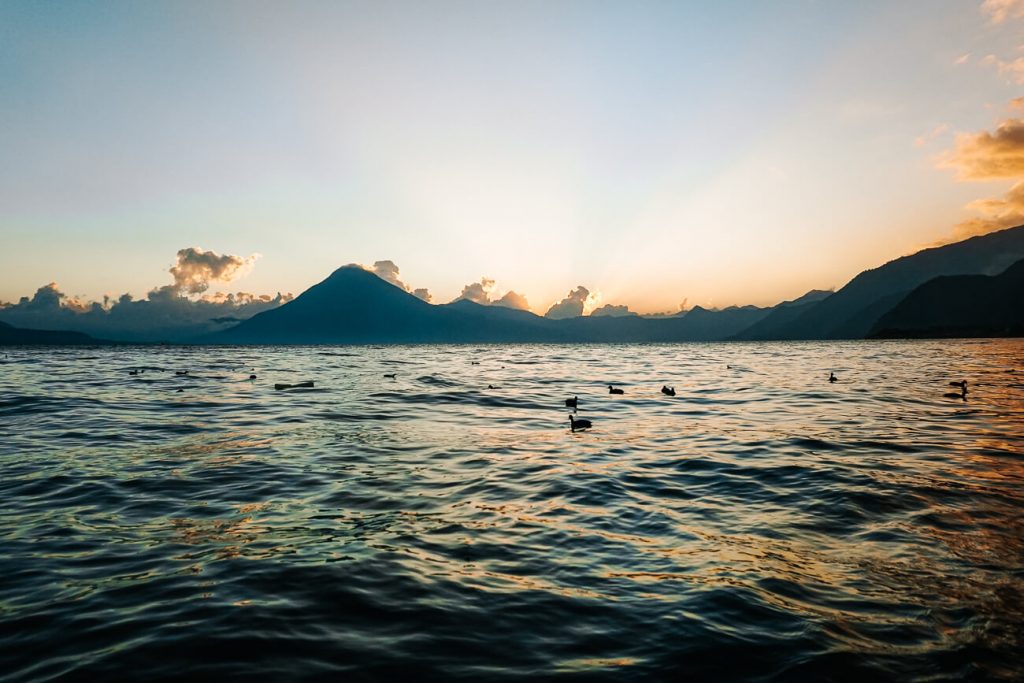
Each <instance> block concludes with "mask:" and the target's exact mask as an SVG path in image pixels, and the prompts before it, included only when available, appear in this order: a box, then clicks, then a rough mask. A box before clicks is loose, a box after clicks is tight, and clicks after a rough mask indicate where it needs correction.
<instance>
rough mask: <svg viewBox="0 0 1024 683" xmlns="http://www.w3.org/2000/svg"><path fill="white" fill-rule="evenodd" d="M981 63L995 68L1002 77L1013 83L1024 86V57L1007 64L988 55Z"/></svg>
mask: <svg viewBox="0 0 1024 683" xmlns="http://www.w3.org/2000/svg"><path fill="white" fill-rule="evenodd" d="M981 63H982V64H984V65H985V66H994V67H995V68H996V70H997V71H998V72H999V75H1000V76H1006V77H1007V78H1009V79H1010V80H1011V81H1012V82H1014V83H1017V84H1018V85H1024V57H1017V59H1014V60H1011V61H1009V62H1007V61H1005V60H1003V59H1000V58H999V57H996V56H995V55H987V56H986V57H985V58H984V59H982V60H981Z"/></svg>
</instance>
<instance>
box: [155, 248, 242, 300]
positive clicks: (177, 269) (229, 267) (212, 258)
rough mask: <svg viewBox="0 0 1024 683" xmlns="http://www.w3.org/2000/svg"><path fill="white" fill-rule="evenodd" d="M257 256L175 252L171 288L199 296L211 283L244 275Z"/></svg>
mask: <svg viewBox="0 0 1024 683" xmlns="http://www.w3.org/2000/svg"><path fill="white" fill-rule="evenodd" d="M259 256H260V255H259V254H253V255H252V256H248V257H243V256H235V255H233V254H218V253H217V252H215V251H205V250H203V249H202V248H200V247H187V248H185V249H179V250H178V260H177V262H176V263H175V264H174V265H173V266H171V269H170V271H168V272H170V274H171V275H172V276H174V285H173V287H174V288H176V289H177V290H178V291H181V292H186V293H188V294H201V293H203V292H205V291H206V290H207V289H209V287H210V283H211V282H231V281H232V280H234V279H236V278H238V277H239V276H241V275H244V274H245V273H246V272H248V270H249V269H250V268H251V267H252V265H253V264H254V263H255V262H256V259H258V258H259Z"/></svg>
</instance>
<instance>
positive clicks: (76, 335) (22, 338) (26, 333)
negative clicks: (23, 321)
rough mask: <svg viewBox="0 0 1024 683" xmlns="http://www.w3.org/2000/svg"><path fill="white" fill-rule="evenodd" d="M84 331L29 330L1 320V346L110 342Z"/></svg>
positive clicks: (70, 344)
mask: <svg viewBox="0 0 1024 683" xmlns="http://www.w3.org/2000/svg"><path fill="white" fill-rule="evenodd" d="M109 343H110V342H108V341H104V340H102V339H96V338H95V337H90V336H89V335H87V334H84V333H82V332H67V331H64V330H28V329H25V328H21V327H14V326H12V325H8V324H7V323H3V322H0V346H34V345H42V344H46V345H50V346H73V345H82V344H109Z"/></svg>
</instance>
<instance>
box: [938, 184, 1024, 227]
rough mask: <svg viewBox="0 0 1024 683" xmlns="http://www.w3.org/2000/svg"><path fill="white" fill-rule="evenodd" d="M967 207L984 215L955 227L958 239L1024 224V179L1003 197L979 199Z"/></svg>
mask: <svg viewBox="0 0 1024 683" xmlns="http://www.w3.org/2000/svg"><path fill="white" fill-rule="evenodd" d="M965 208H968V209H970V210H972V211H977V212H978V213H980V214H982V215H981V216H980V217H975V218H969V219H967V220H966V221H963V222H961V223H958V224H957V225H956V226H955V227H954V228H953V231H954V233H955V236H956V237H957V239H966V238H968V237H972V236H974V235H984V234H986V233H990V232H994V231H996V230H1003V229H1004V228H1013V227H1016V226H1018V225H1024V181H1021V182H1019V183H1017V184H1016V185H1014V186H1013V187H1011V188H1010V189H1009V191H1008V192H1007V193H1006V194H1005V195H1004V196H1003V198H1002V199H979V200H977V201H973V202H971V203H970V204H968V205H967V206H966V207H965Z"/></svg>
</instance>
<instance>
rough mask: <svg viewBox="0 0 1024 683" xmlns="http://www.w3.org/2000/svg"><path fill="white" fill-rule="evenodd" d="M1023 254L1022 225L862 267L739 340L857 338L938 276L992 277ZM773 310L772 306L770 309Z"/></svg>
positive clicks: (746, 333)
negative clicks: (843, 283) (819, 297)
mask: <svg viewBox="0 0 1024 683" xmlns="http://www.w3.org/2000/svg"><path fill="white" fill-rule="evenodd" d="M1022 258H1024V226H1020V227H1016V228H1009V229H1007V230H1001V231H999V232H994V233H990V234H988V235H981V236H978V237H972V238H970V239H967V240H964V241H962V242H957V243H955V244H947V245H944V246H941V247H934V248H931V249H925V250H923V251H919V252H917V253H916V254H912V255H910V256H904V257H902V258H898V259H896V260H894V261H890V262H889V263H886V264H885V265H883V266H880V267H878V268H874V269H872V270H866V271H864V272H863V273H861V274H860V275H858V276H857V277H855V278H853V280H851V281H850V282H849V284H847V285H846V286H845V287H843V288H842V289H840V290H839V291H837V292H836V293H834V294H832V295H831V296H829V297H827V298H825V299H823V300H821V301H820V302H818V303H816V304H813V305H810V306H806V307H805V306H801V307H800V309H801V310H800V311H799V314H798V315H797V314H795V312H794V311H786V312H784V313H780V314H779V317H778V318H777V319H775V320H771V321H769V320H765V321H764V322H762V323H761V326H760V327H759V328H754V327H751V328H750V329H748V330H744V331H742V332H740V333H739V334H738V335H737V338H742V339H756V340H763V339H858V338H863V337H865V336H866V335H867V334H868V333H869V332H870V331H871V330H872V329H873V328H874V327H875V323H876V322H877V321H878V320H879V318H881V317H882V316H883V315H885V314H886V313H887V312H888V311H889V310H890V309H892V308H893V307H894V306H896V305H897V304H898V303H899V302H900V301H902V300H903V298H904V297H906V296H907V295H908V294H909V293H910V292H911V291H912V290H914V289H915V288H917V287H919V286H920V285H923V284H924V283H925V282H928V281H929V280H932V279H934V278H936V277H940V276H943V275H995V274H997V273H1000V272H1002V271H1003V270H1005V269H1006V268H1007V267H1008V266H1010V264H1012V263H1014V262H1016V261H1018V260H1020V259H1022ZM776 310H778V309H776Z"/></svg>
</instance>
